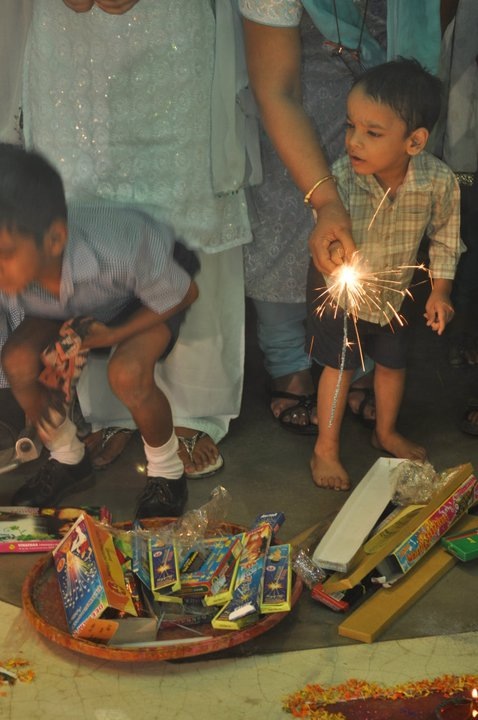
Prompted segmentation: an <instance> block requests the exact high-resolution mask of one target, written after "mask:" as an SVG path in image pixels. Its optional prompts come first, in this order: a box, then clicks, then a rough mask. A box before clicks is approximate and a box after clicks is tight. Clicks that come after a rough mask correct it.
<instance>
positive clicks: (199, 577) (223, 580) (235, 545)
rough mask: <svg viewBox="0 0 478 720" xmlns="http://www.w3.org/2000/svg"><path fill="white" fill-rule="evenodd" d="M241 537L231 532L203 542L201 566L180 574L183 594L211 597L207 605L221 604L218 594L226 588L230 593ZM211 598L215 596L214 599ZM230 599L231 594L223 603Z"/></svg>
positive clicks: (239, 552) (239, 551) (183, 595)
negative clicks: (203, 553) (204, 551)
mask: <svg viewBox="0 0 478 720" xmlns="http://www.w3.org/2000/svg"><path fill="white" fill-rule="evenodd" d="M241 539H242V536H241V535H228V536H224V537H218V538H211V539H207V540H204V541H203V543H202V545H203V547H204V548H206V550H207V552H206V556H205V558H204V560H203V562H202V564H201V565H200V567H199V569H198V570H193V571H192V572H186V573H181V575H180V580H181V590H180V594H181V596H182V597H187V596H191V595H196V596H197V595H199V596H202V597H204V596H209V599H208V600H209V601H208V602H207V604H208V605H214V604H218V603H219V601H218V600H217V596H218V595H219V593H222V592H223V591H224V592H225V593H226V595H227V591H228V590H229V586H230V584H231V580H232V577H233V576H234V572H235V569H236V566H237V561H238V558H239V556H240V554H241V551H242V542H241ZM231 596H232V595H231ZM211 597H213V598H214V600H213V601H212V602H211ZM204 599H205V600H206V598H204ZM228 599H229V600H230V599H231V597H229V598H227V597H226V598H225V599H224V602H227V600H228ZM223 604H224V603H223Z"/></svg>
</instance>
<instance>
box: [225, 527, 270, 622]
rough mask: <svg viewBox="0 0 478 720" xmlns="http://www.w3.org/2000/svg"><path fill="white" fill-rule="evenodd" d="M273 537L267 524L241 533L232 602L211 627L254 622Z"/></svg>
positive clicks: (257, 612)
mask: <svg viewBox="0 0 478 720" xmlns="http://www.w3.org/2000/svg"><path fill="white" fill-rule="evenodd" d="M271 537H272V529H271V526H270V525H269V524H267V523H265V524H264V525H260V526H258V527H256V528H253V529H252V530H248V531H247V532H245V533H244V547H243V550H242V553H241V556H240V558H239V567H238V571H237V578H236V585H235V587H234V593H233V595H232V599H231V600H230V601H229V602H228V603H227V605H225V606H224V608H223V609H222V610H221V611H220V612H219V613H218V614H217V615H216V617H215V618H214V619H213V621H212V626H213V627H214V628H218V629H222V630H237V629H238V628H241V627H245V626H246V625H249V624H251V623H253V622H255V621H256V620H257V616H258V614H259V608H260V603H261V597H262V587H263V582H264V570H265V561H266V555H267V552H268V550H269V546H270V542H271Z"/></svg>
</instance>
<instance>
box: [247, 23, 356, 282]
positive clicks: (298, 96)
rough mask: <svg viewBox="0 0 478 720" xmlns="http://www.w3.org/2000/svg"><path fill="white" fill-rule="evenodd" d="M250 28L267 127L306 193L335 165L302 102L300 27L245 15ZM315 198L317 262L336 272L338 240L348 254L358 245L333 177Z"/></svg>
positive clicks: (254, 81) (252, 68) (252, 70)
mask: <svg viewBox="0 0 478 720" xmlns="http://www.w3.org/2000/svg"><path fill="white" fill-rule="evenodd" d="M244 34H245V42H246V54H247V65H248V72H249V78H250V83H251V87H252V90H253V92H254V95H255V98H256V101H257V103H258V107H259V111H260V114H261V118H262V122H263V124H264V128H265V130H266V132H267V133H268V135H269V137H270V139H271V141H272V143H273V144H274V146H275V148H276V150H277V153H278V155H279V157H280V158H281V160H282V161H283V163H284V165H285V166H286V167H287V169H288V170H289V172H290V174H291V176H292V178H293V180H294V182H295V183H296V185H297V187H298V188H299V189H300V190H301V191H302V192H303V193H304V195H305V194H306V193H307V192H309V190H310V189H311V188H312V187H313V186H314V185H315V183H317V181H318V180H319V179H321V178H323V177H326V176H327V175H330V170H329V167H328V165H327V161H326V159H325V157H324V154H323V152H322V148H321V147H320V143H319V140H318V138H317V134H316V132H315V129H314V126H313V124H312V122H311V121H310V118H309V117H308V115H307V113H306V112H305V110H304V107H303V104H302V92H301V80H300V68H301V42H300V34H299V28H298V27H271V26H268V25H263V24H259V23H256V22H253V21H252V20H247V19H245V20H244ZM310 204H311V207H312V208H313V209H314V210H315V211H316V213H317V224H316V226H315V228H314V230H313V231H312V233H311V236H310V239H309V246H310V251H311V254H312V257H313V260H314V263H315V265H316V266H317V268H318V269H319V270H321V271H322V272H325V273H327V274H330V273H331V272H332V271H333V270H334V268H335V267H336V265H335V263H334V262H333V260H332V259H331V255H330V245H331V244H332V243H334V242H336V241H340V242H341V243H342V246H343V248H344V252H345V255H346V256H347V257H348V256H350V255H352V253H353V252H354V250H355V245H354V243H353V240H352V235H351V222H350V218H349V216H348V214H347V212H346V211H345V208H344V206H343V204H342V202H341V200H340V197H339V194H338V192H337V189H336V187H335V183H334V182H333V181H332V180H328V181H326V182H324V183H322V184H321V185H320V186H319V187H317V189H316V190H315V191H314V192H313V193H312V195H311V197H310ZM334 257H335V258H337V254H335V255H334Z"/></svg>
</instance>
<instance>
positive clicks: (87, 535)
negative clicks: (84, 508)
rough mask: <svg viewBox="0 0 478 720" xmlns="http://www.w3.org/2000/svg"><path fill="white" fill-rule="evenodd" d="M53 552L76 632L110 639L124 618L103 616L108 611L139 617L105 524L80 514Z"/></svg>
mask: <svg viewBox="0 0 478 720" xmlns="http://www.w3.org/2000/svg"><path fill="white" fill-rule="evenodd" d="M52 554H53V561H54V565H55V570H56V574H57V578H58V582H59V586H60V592H61V596H62V599H63V605H64V608H65V614H66V619H67V623H68V627H69V629H70V632H71V634H72V635H74V636H75V637H80V638H88V639H95V640H103V641H108V640H110V639H111V638H112V637H113V635H114V634H115V633H116V632H117V630H118V628H119V624H120V621H119V620H117V619H109V618H108V619H106V618H103V617H102V615H103V614H104V613H106V612H108V613H109V614H111V611H117V612H118V613H128V614H129V615H132V616H136V610H135V607H134V604H133V601H132V599H131V596H130V595H129V593H128V591H127V588H126V585H125V581H124V576H123V572H122V570H121V565H120V562H119V560H118V557H117V555H116V550H115V547H114V543H113V538H112V535H111V533H110V532H109V531H108V530H107V529H106V528H105V527H104V526H102V525H100V524H99V523H97V522H95V521H94V519H93V518H91V517H90V516H89V515H87V514H82V515H80V517H79V518H78V519H77V521H76V522H75V523H74V525H73V526H72V527H71V529H70V531H69V532H68V534H67V535H66V536H65V537H64V538H63V540H61V542H60V543H59V544H58V545H57V547H56V548H55V549H54V550H53V553H52Z"/></svg>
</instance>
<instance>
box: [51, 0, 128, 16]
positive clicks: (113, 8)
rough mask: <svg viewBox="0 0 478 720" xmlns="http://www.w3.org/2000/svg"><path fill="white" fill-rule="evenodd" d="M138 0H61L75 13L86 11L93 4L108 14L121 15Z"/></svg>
mask: <svg viewBox="0 0 478 720" xmlns="http://www.w3.org/2000/svg"><path fill="white" fill-rule="evenodd" d="M138 1H139V0H96V2H95V1H94V0H63V2H64V3H65V5H66V6H67V7H69V8H70V9H71V10H74V12H77V13H83V12H88V11H89V10H91V8H92V7H93V5H97V6H98V7H99V8H100V10H103V12H106V13H108V14H109V15H123V14H124V13H126V12H128V10H131V8H132V7H133V6H134V5H136V3H137V2H138Z"/></svg>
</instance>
